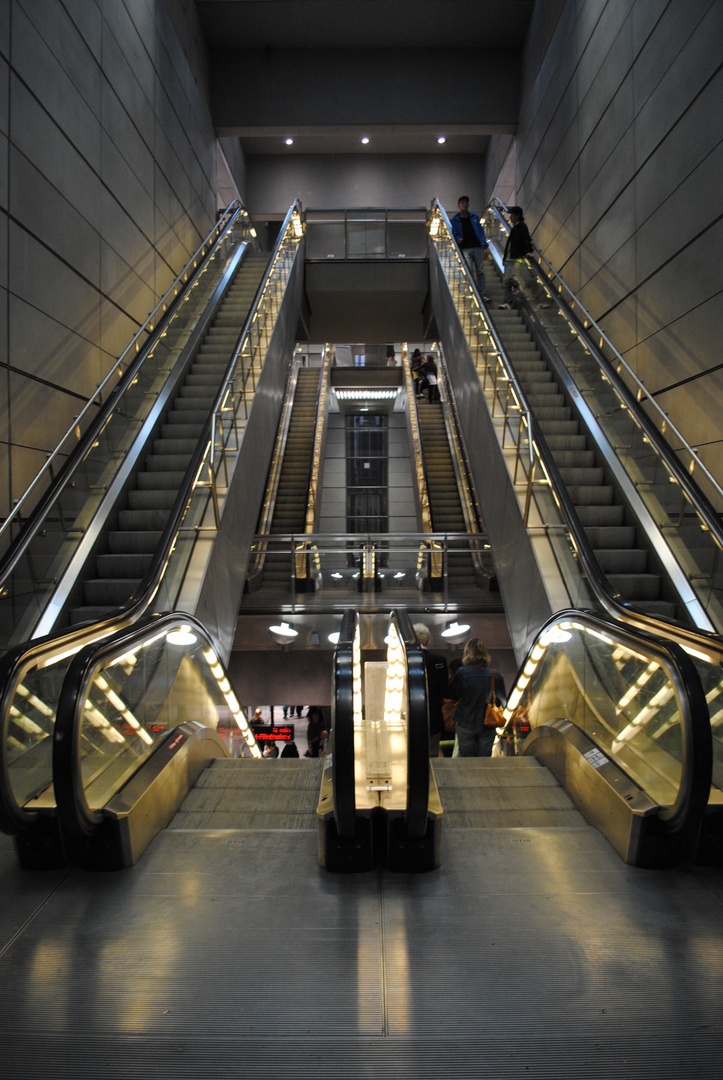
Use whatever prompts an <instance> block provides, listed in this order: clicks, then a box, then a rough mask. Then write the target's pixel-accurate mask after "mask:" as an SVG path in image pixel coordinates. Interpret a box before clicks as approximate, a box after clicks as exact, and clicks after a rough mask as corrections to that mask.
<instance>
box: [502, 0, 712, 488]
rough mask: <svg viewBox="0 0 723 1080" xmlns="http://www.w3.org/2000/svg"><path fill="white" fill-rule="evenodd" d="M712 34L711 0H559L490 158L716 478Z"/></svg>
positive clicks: (556, 260)
mask: <svg viewBox="0 0 723 1080" xmlns="http://www.w3.org/2000/svg"><path fill="white" fill-rule="evenodd" d="M721 40H723V4H720V3H713V2H711V0H696V2H691V3H676V2H673V3H663V2H661V3H645V4H641V3H632V2H631V0H595V2H594V3H593V2H589V0H568V2H567V3H566V4H565V7H564V10H563V11H562V14H561V16H560V18H559V21H558V23H557V26H556V29H555V31H554V33H553V34H552V36H551V38H550V46H549V48H548V50H547V53H546V55H545V57H544V59H543V60H542V63H541V64H540V65H539V66H534V65H530V66H529V68H528V65H526V64H523V72H524V73H525V74H524V75H523V79H524V85H523V94H522V107H521V113H520V124H519V127H518V132H517V135H516V137H515V140H514V146H513V147H512V148H511V149H509V150H508V152H507V157H506V159H505V160H502V161H500V155H498V154H497V153H496V152H495V148H494V145H493V148H492V149H491V151H490V154H489V160H490V162H492V161H495V163H496V165H497V170H498V174H499V176H500V178H501V183H502V184H503V185H504V188H505V192H506V193H507V197H508V201H512V202H518V203H520V204H521V205H522V206H523V207H524V208H525V210H526V217H527V221H528V224H529V226H530V228H531V229H533V230H534V237H535V240H536V242H537V243H538V244H539V246H540V247H541V248H542V250H543V251H544V252H545V254H546V255H547V256H548V258H549V259H550V261H551V262H552V263H553V265H555V266H556V267H557V269H558V270H559V271H560V273H562V275H563V277H564V278H565V280H566V282H567V283H568V285H569V286H570V287H571V288H572V289H573V290H575V291H579V292H580V293H581V298H582V300H583V301H584V303H585V304H586V305H587V306H588V307H589V309H590V311H591V314H592V315H593V316H594V317H595V318H596V319H598V320H599V321H600V323H601V325H602V326H603V328H604V329H605V331H606V332H607V333H608V334H609V336H610V338H611V340H612V341H613V343H614V344H615V345H616V346H617V347H618V349H619V350H620V351H621V352H622V353H623V354H624V355H625V356H626V357H627V358H628V359H629V361H630V362H631V364H632V365H633V367H634V369H635V370H636V372H637V374H638V375H639V376H640V377H641V378H643V379H644V380H645V381H646V382H647V383H648V384H649V387H650V389H651V390H654V391H665V393H664V394H663V395H662V396H661V401H664V402H665V408H666V410H668V411H669V415H670V417H671V419H672V420H673V422H674V423H675V424H677V425H678V427H680V428H681V430H684V431H687V432H688V433H689V437H690V438H691V439H695V438H698V437H700V433H701V431H702V430H705V432H706V441H707V446H706V449H705V451H701V453H703V454H704V455H705V458H706V460H707V461H708V462H711V463H712V462H713V461H715V462H716V469H718V470H719V472H718V476H719V480H720V481H721V482H722V483H723V470H721V464H720V463H721V459H723V449H722V448H723V441H722V440H723V431H721V429H720V425H719V424H718V422H717V417H718V416H719V415H720V411H721V407H722V406H723V376H722V375H721V372H720V371H717V370H715V369H716V368H717V367H718V364H719V352H720V346H719V342H718V340H717V336H716V333H715V328H716V327H718V328H720V325H721V322H722V321H723V299H722V297H723V289H722V288H721V285H722V282H721V280H720V273H719V271H718V264H719V260H718V259H717V257H716V256H715V255H714V253H715V252H716V251H717V250H718V246H719V244H720V242H721V234H720V227H719V223H718V220H717V219H718V218H719V216H720V213H721V210H720V182H719V180H718V179H717V178H719V177H720V172H721V164H723V122H722V121H721V116H722V115H723V112H722V110H721V101H722V100H723V73H722V72H721V69H720V55H721V53H720V42H721ZM527 50H528V55H531V54H532V51H533V44H532V43H528V46H527ZM528 70H529V75H528V74H527V72H528ZM496 141H497V140H496V138H493V144H494V143H495V142H496ZM571 159H572V160H573V164H572V166H571V164H570V162H571ZM510 163H511V165H512V169H513V170H514V177H515V180H514V183H513V184H512V185H511V184H510V175H511V169H510ZM488 184H489V190H490V193H492V192H493V191H494V186H495V176H494V175H492V174H491V173H490V174H489V175H488ZM510 189H511V190H510ZM682 328H684V333H681V329H682ZM718 337H719V329H718ZM691 379H693V380H695V381H694V382H690V380H691ZM668 388H669V389H668ZM706 409H707V417H706Z"/></svg>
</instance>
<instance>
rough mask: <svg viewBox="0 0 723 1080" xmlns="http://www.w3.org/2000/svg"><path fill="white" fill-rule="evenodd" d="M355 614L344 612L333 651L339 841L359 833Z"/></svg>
mask: <svg viewBox="0 0 723 1080" xmlns="http://www.w3.org/2000/svg"><path fill="white" fill-rule="evenodd" d="M356 624H357V614H356V612H355V611H352V610H349V611H345V612H344V615H343V617H342V620H341V630H340V632H339V641H338V642H337V646H336V648H335V650H334V661H333V674H332V699H331V700H332V703H333V710H334V715H333V717H332V727H331V733H332V763H331V765H332V769H331V780H332V793H333V803H334V821H335V823H336V831H337V833H338V835H339V836H340V837H345V838H352V837H353V836H354V834H355V830H356V789H355V770H354V657H353V646H354V635H355V629H356Z"/></svg>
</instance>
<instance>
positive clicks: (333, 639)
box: [329, 630, 341, 645]
mask: <svg viewBox="0 0 723 1080" xmlns="http://www.w3.org/2000/svg"><path fill="white" fill-rule="evenodd" d="M340 637H341V630H335V631H334V632H333V633H332V634H329V641H330V642H331V643H332V645H338V644H339V638H340Z"/></svg>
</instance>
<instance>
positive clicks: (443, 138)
mask: <svg viewBox="0 0 723 1080" xmlns="http://www.w3.org/2000/svg"><path fill="white" fill-rule="evenodd" d="M446 141H447V140H446V139H445V137H444V135H440V136H439V138H438V139H437V142H438V143H439V144H440V146H441V145H442V143H446Z"/></svg>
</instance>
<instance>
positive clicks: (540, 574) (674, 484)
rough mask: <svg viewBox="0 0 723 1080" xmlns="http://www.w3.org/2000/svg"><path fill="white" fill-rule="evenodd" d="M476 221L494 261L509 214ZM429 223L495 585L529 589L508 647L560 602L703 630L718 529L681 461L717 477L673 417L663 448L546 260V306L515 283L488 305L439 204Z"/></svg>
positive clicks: (710, 487) (618, 365) (436, 295)
mask: <svg viewBox="0 0 723 1080" xmlns="http://www.w3.org/2000/svg"><path fill="white" fill-rule="evenodd" d="M487 227H488V233H489V234H490V236H491V238H492V241H493V242H492V244H491V250H492V252H493V255H494V261H495V262H496V264H497V266H498V268H501V253H500V249H501V246H503V245H502V242H503V240H504V231H505V228H506V225H505V224H504V223H503V222H502V218H501V215H499V213H496V216H494V218H492V220H491V223H490V222H489V221H488V226H487ZM430 231H431V234H432V238H433V240H434V244H433V246H432V258H431V262H430V272H431V281H432V298H433V303H434V306H435V312H436V313H437V319H438V323H439V325H440V327H441V328H443V332H442V338H443V344H444V351H445V357H446V361H447V366H448V369H449V376H450V381H451V384H452V386H453V387H456V386H459V387H460V388H461V395H460V398H459V402H458V407H459V415H460V425H461V431H462V437H463V438H464V441H465V444H466V446H467V447H468V448H471V455H472V456H471V459H470V467H471V472H472V475H473V478H474V480H475V486H476V488H477V490H478V493H479V497H480V500H481V503H482V515H483V518H484V520H485V523H486V525H487V529H488V532H489V534H490V538H491V541H492V545H493V548H494V550H495V553H496V555H498V558H497V565H498V570H501V574H500V586H501V591H502V594H503V598H504V599H506V604H507V607H508V609H511V608H515V607H520V606H521V605H520V604H519V603H518V602H517V597H516V595H515V590H516V589H517V590H519V591H520V592H521V590H522V588H523V584H522V582H523V581H524V590H525V594H526V595H527V596H528V597H530V598H531V599H532V602H531V603H530V604H529V605H528V606H529V608H530V616H529V618H528V619H527V620H526V621H525V622H523V623H521V625H520V627H519V630H518V629H516V630H515V638H516V640H515V645H516V648H517V650H518V654H519V653H522V652H524V651H525V649H526V648H527V646H528V645H529V641H530V639H531V635H532V634H533V633H534V631H535V629H536V627H537V626H539V623H540V621H542V617H546V615H549V614H552V612H554V610H555V609H556V608H559V607H563V606H565V602H567V603H568V604H570V605H571V606H574V607H589V606H599V607H600V608H601V609H602V610H605V611H607V612H608V613H609V614H610V615H611V616H612V617H614V618H621V619H623V620H624V621H626V622H629V623H633V624H635V625H638V626H640V627H641V628H646V627H647V628H648V629H652V630H653V632H659V633H665V632H666V629H665V627H666V622H667V625H668V631H669V632H670V633H671V634H672V636H674V635H675V634H676V633H677V632H678V631H677V630H676V631H671V630H670V623H671V621H672V619H673V618H675V622H676V623H677V625H678V626H680V627H682V628H685V627H688V628H691V627H694V628H695V629H692V630H691V641H693V640H697V641H698V642H699V644H700V640H701V638H706V636H709V635H711V633H715V632H716V631H717V630H718V629H719V628H723V617H722V615H721V611H722V610H723V609H721V608H720V605H719V597H720V592H721V588H720V586H721V579H720V575H721V573H722V572H723V563H722V560H721V547H723V528H722V527H721V521H720V515H719V514H718V512H717V511H716V510H715V508H714V505H713V503H712V502H711V500H710V498H709V495H708V494H706V492H704V490H703V488H702V487H701V486H700V485H699V484H698V483H696V481H695V479H694V477H693V475H692V474H693V473H695V475H696V476H700V478H701V481H703V482H704V483H705V484H706V491H708V492H709V494H710V495H711V497H713V496H714V497H715V498H716V499H719V500H722V501H723V492H722V491H721V490H720V488H719V487H717V486H716V485H715V481H714V480H713V478H712V477H710V475H709V474H707V472H706V470H705V468H704V466H703V464H702V463H701V461H700V458H699V457H698V456H697V455H696V453H695V451H694V450H692V448H690V447H687V444H685V442H684V440H682V437H680V436H679V433H678V432H675V431H673V437H674V438H675V439H676V441H678V440H680V444H681V445H680V448H679V449H678V450H677V451H676V452H673V450H672V449H671V447H670V445H669V444H668V443H667V442H666V439H665V438H664V435H665V432H666V431H667V430H669V429H670V428H671V425H670V423H669V420H668V419H667V418H665V417H664V416H663V415H662V414H661V413H660V410H659V409H658V412H657V413H656V414H655V415H652V413H653V410H654V409H655V408H656V407H657V406H656V405H655V403H654V402H653V401H652V399H650V396H649V395H647V396H646V394H647V392H646V391H645V388H644V387H643V386H642V384H640V383H636V382H635V376H634V373H632V372H630V370H629V369H628V368H626V365H625V361H624V360H623V358H622V357H620V356H616V357H614V358H613V359H612V360H611V359H610V358H609V357H608V356H606V355H604V350H603V346H606V342H605V339H604V335H603V334H602V331H600V329H599V328H598V327H596V326H595V325H594V324H593V322H592V320H591V318H590V316H589V315H588V314H587V313H586V312H584V309H582V310H581V309H580V304H579V301H578V300H577V298H575V297H573V296H572V294H569V290H568V291H567V292H565V288H564V285H563V283H562V282H561V280H560V279H556V278H555V277H554V271H552V268H551V267H549V265H548V266H547V267H546V273H545V275H543V281H544V287H545V289H546V290H547V295H548V298H549V303H547V304H545V305H544V308H543V307H542V305H540V304H539V303H538V302H536V301H532V302H528V300H527V298H526V297H525V296H524V295H522V294H520V296H519V297H518V299H517V301H516V305H515V306H516V310H500V309H499V308H498V307H497V306H496V305H495V304H493V303H490V304H489V305H488V306H485V305H484V304H483V303H482V302H481V300H480V298H479V296H478V295H477V293H476V289H475V287H474V285H472V283H471V282H470V280H469V277H468V274H467V272H466V267H465V266H464V263H463V260H462V259H461V257H460V253H459V251H458V249H457V247H456V245H455V244H454V241H453V240H452V239H451V235H450V233H449V227H448V222H447V221H446V215H445V214H444V211H443V210H442V209H441V207H439V206H438V205H436V206H435V207H433V214H432V219H431V222H430ZM498 237H499V239H498ZM490 279H491V284H490V288H491V290H492V292H493V293H495V297H494V299H495V300H501V299H502V296H501V283H500V280H499V277H498V276H495V274H494V272H491V273H490ZM626 380H627V382H626ZM628 382H632V383H633V386H632V387H630V386H629V385H628ZM685 454H688V455H689V456H690V461H689V463H688V465H687V467H686V465H685ZM514 504H517V506H518V507H519V518H518V519H517V520H515V515H514V514H512V513H511V509H512V506H513V505H514ZM505 594H507V595H505ZM545 605H546V606H547V613H546V615H545ZM651 620H652V621H651ZM685 632H686V631H685V629H683V633H684V634H685ZM714 640H715V639H714Z"/></svg>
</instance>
